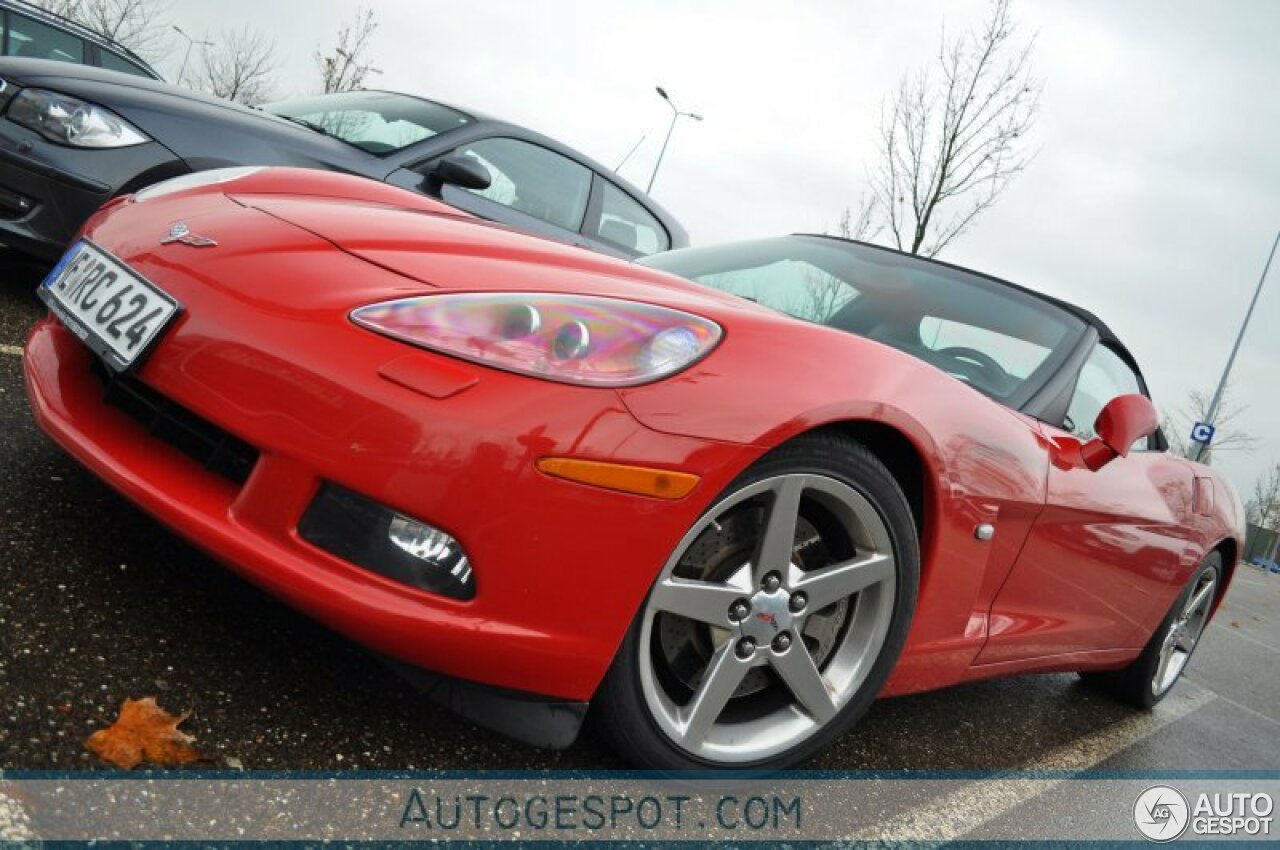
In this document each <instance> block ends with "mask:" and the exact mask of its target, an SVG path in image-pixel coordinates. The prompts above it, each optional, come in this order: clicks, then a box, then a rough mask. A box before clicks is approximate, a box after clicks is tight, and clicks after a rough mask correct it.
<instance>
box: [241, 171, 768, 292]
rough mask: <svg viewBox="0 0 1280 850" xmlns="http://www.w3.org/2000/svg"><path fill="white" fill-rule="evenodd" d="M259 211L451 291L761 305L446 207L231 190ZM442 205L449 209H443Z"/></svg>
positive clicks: (243, 202)
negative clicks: (577, 294) (417, 207)
mask: <svg viewBox="0 0 1280 850" xmlns="http://www.w3.org/2000/svg"><path fill="white" fill-rule="evenodd" d="M232 197H233V198H234V200H236V201H237V202H238V203H241V204H244V205H245V206H248V207H253V208H255V209H258V210H261V211H262V212H265V213H267V214H269V215H272V216H274V217H276V218H279V219H281V220H284V221H287V222H290V223H291V224H294V225H296V226H297V227H300V228H302V229H304V230H306V231H308V232H310V233H313V234H315V235H317V236H320V237H321V238H323V239H326V240H328V241H329V242H331V243H333V244H334V245H336V246H337V247H339V248H341V249H342V250H344V251H346V252H347V253H350V254H353V255H355V256H357V257H360V258H361V259H364V260H367V261H368V262H370V263H374V264H375V265H378V266H381V267H382V268H385V269H388V270H390V271H394V272H396V273H397V274H401V275H404V276H405V277H408V278H412V279H413V280H416V281H420V282H421V283H425V284H428V285H430V286H433V287H439V288H442V289H456V290H471V291H475V290H503V291H538V292H579V293H588V294H593V295H606V296H614V297H619V298H631V299H634V300H639V301H649V302H660V303H663V304H667V305H668V306H672V307H679V308H681V309H689V310H694V311H697V310H699V309H701V310H703V311H704V312H705V311H706V308H708V307H710V306H712V305H714V307H715V308H717V309H724V308H731V309H733V310H748V311H753V312H754V311H762V312H764V313H767V314H769V315H776V314H774V313H773V312H772V311H768V310H765V309H764V308H762V307H758V306H756V305H754V304H752V303H750V302H748V301H745V300H743V299H740V298H735V297H734V296H731V295H726V294H724V293H722V292H718V291H717V290H714V289H711V288H709V287H705V286H702V285H700V284H696V283H692V282H690V281H686V280H684V279H682V278H678V277H674V276H672V275H668V274H666V273H665V272H659V271H657V270H654V269H648V268H644V267H643V266H637V265H635V264H633V263H628V262H625V261H623V260H617V259H614V258H612V257H608V256H605V255H602V254H598V253H596V252H593V251H590V250H588V249H586V248H579V247H576V246H573V245H566V244H564V243H561V242H556V241H554V240H551V239H544V238H541V237H537V236H531V235H528V234H525V233H522V232H519V231H515V230H512V229H509V228H507V227H505V226H503V225H499V224H495V223H492V222H488V221H484V220H481V219H477V218H474V217H472V216H470V215H467V214H466V213H462V212H460V211H459V212H458V213H457V214H453V213H452V208H448V207H445V206H444V205H443V204H438V203H435V204H433V206H434V207H436V209H434V210H430V209H406V208H402V207H398V206H388V205H385V204H367V205H357V204H353V203H352V202H351V201H350V200H347V199H337V198H322V197H297V196H293V195H267V194H249V193H236V194H234V195H232ZM443 210H450V212H448V213H446V212H443Z"/></svg>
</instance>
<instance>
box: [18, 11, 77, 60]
mask: <svg viewBox="0 0 1280 850" xmlns="http://www.w3.org/2000/svg"><path fill="white" fill-rule="evenodd" d="M85 47H86V45H85V42H84V41H83V40H81V39H80V38H77V37H76V36H74V35H72V34H71V33H69V32H66V31H65V30H62V29H59V28H57V27H53V26H50V25H49V24H46V23H43V22H41V21H37V20H35V19H34V18H30V17H27V16H26V15H19V14H18V13H17V12H13V11H9V10H5V11H4V55H6V56H30V57H34V58H37V59H54V60H57V61H59V62H74V63H76V64H81V65H82V64H84V63H85Z"/></svg>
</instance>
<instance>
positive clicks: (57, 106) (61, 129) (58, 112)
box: [8, 89, 149, 148]
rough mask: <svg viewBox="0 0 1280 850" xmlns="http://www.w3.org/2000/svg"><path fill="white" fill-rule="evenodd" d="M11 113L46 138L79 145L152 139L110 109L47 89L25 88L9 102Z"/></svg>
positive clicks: (113, 145)
mask: <svg viewBox="0 0 1280 850" xmlns="http://www.w3.org/2000/svg"><path fill="white" fill-rule="evenodd" d="M8 115H9V120H10V121H13V122H15V123H17V124H21V125H22V126H24V127H27V128H28V129H31V130H35V131H36V132H37V133H39V134H40V135H42V136H44V137H45V138H46V139H49V140H51V141H54V142H57V143H59V144H62V145H71V146H72V147H77V148H123V147H128V146H129V145H140V144H142V143H143V142H146V141H149V139H148V138H147V137H146V136H145V135H144V134H143V133H142V132H141V131H140V130H138V129H136V128H135V127H133V126H132V125H131V124H129V122H127V121H125V120H124V119H123V118H121V117H120V116H119V115H116V114H115V113H114V112H112V111H111V110H109V109H104V108H102V107H101V106H95V105H93V104H92V103H86V102H85V101H83V100H80V99H78V98H74V97H69V96H67V95H65V94H58V93H57V92H51V91H45V90H44V89H23V90H22V91H21V92H19V93H18V95H17V96H16V97H14V99H13V101H12V102H11V103H10V104H9V112H8Z"/></svg>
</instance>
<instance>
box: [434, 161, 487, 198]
mask: <svg viewBox="0 0 1280 850" xmlns="http://www.w3.org/2000/svg"><path fill="white" fill-rule="evenodd" d="M492 181H493V178H492V177H490V176H489V170H488V169H487V168H485V167H484V166H483V165H481V164H480V163H478V162H476V161H475V160H474V159H472V158H471V157H467V156H460V155H458V154H449V155H448V156H446V157H443V158H442V159H440V160H439V161H438V162H437V163H436V164H435V165H433V166H431V169H430V170H429V171H428V172H427V173H426V177H425V178H424V179H423V181H422V190H423V191H424V192H426V193H427V194H428V195H434V196H435V197H437V198H438V197H440V192H441V190H443V189H444V187H445V186H446V185H449V186H461V187H462V188H463V189H488V188H489V184H490V183H491V182H492Z"/></svg>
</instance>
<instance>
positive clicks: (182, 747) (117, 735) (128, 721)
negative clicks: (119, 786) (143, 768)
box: [85, 697, 200, 770]
mask: <svg viewBox="0 0 1280 850" xmlns="http://www.w3.org/2000/svg"><path fill="white" fill-rule="evenodd" d="M188 716H189V714H183V715H180V716H178V717H175V716H174V715H172V714H170V713H169V712H167V711H165V710H164V709H163V708H161V707H160V706H158V705H156V699H155V697H146V698H144V699H126V700H125V701H124V705H122V706H121V707H120V716H119V717H118V718H117V719H116V722H115V723H113V724H111V726H109V727H107V728H106V729H99V730H98V731H97V732H94V733H93V734H92V735H90V736H89V740H88V741H86V742H85V746H86V747H88V749H89V752H91V753H93V754H94V755H96V756H97V757H98V758H100V759H102V760H103V761H109V762H111V763H112V764H114V765H115V766H116V767H119V768H122V769H124V770H131V769H133V768H135V767H137V766H138V765H139V764H140V763H142V762H144V761H148V762H151V763H152V764H157V765H161V766H166V767H169V766H173V765H179V764H190V763H191V762H193V761H195V760H197V759H198V758H200V753H199V752H197V751H196V748H195V747H193V746H191V742H192V741H194V740H195V738H193V737H191V736H190V735H188V734H187V733H185V732H180V731H178V724H180V723H182V721H184V720H186V719H187V717H188Z"/></svg>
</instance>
